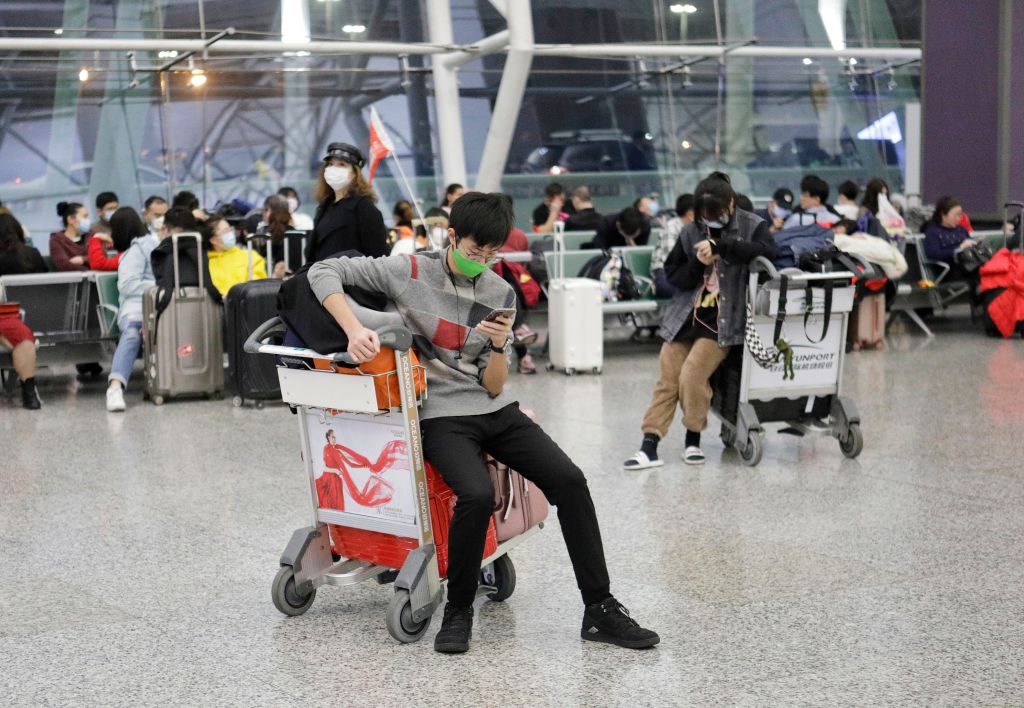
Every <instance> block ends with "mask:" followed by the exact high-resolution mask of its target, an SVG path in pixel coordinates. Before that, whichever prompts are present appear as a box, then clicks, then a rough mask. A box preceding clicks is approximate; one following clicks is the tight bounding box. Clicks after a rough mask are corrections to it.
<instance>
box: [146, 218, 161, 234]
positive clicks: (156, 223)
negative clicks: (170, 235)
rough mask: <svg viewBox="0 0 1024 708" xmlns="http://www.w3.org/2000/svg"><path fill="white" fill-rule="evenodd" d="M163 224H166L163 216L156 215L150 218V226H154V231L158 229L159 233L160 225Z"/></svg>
mask: <svg viewBox="0 0 1024 708" xmlns="http://www.w3.org/2000/svg"><path fill="white" fill-rule="evenodd" d="M163 225H164V217H162V216H154V217H153V218H152V219H150V220H149V226H150V228H152V229H153V231H156V232H157V233H159V232H160V227H161V226H163Z"/></svg>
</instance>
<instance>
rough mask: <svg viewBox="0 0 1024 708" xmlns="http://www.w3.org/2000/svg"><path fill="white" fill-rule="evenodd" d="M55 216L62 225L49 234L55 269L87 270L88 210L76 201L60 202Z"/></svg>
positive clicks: (89, 225) (89, 236) (89, 226)
mask: <svg viewBox="0 0 1024 708" xmlns="http://www.w3.org/2000/svg"><path fill="white" fill-rule="evenodd" d="M57 216H59V217H60V218H61V223H62V224H63V225H64V228H62V229H61V230H60V231H54V232H53V233H52V234H50V258H52V259H53V265H54V267H55V268H56V269H57V270H62V271H63V270H89V239H90V238H91V236H92V234H91V232H90V228H91V227H92V224H91V223H90V222H89V210H88V209H86V208H85V207H84V206H82V205H81V204H79V203H78V202H70V203H69V202H61V203H60V204H58V205H57Z"/></svg>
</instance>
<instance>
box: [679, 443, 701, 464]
mask: <svg viewBox="0 0 1024 708" xmlns="http://www.w3.org/2000/svg"><path fill="white" fill-rule="evenodd" d="M683 462H685V463H686V464H688V465H703V464H704V451H703V450H701V449H700V448H699V447H697V446H696V445H690V446H689V447H688V448H686V449H685V450H683Z"/></svg>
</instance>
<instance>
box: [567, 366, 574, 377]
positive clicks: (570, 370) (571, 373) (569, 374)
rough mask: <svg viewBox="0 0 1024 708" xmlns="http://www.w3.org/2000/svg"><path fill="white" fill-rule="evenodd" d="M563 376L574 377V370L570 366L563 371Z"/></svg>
mask: <svg viewBox="0 0 1024 708" xmlns="http://www.w3.org/2000/svg"><path fill="white" fill-rule="evenodd" d="M565 375H566V376H575V375H576V369H574V368H572V367H571V366H570V367H569V368H568V369H566V370H565Z"/></svg>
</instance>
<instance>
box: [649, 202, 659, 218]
mask: <svg viewBox="0 0 1024 708" xmlns="http://www.w3.org/2000/svg"><path fill="white" fill-rule="evenodd" d="M659 211H661V206H660V205H659V204H658V200H657V199H652V200H651V214H653V215H654V216H657V215H658V212H659Z"/></svg>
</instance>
